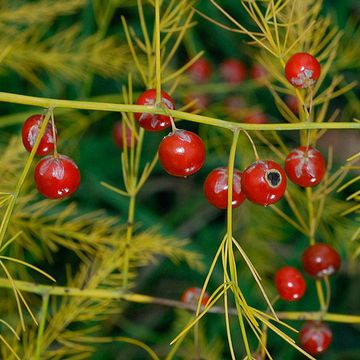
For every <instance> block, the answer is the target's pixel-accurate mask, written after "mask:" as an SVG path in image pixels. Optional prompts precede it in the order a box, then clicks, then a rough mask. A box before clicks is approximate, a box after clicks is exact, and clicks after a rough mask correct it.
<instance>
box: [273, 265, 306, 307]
mask: <svg viewBox="0 0 360 360" xmlns="http://www.w3.org/2000/svg"><path fill="white" fill-rule="evenodd" d="M275 286H276V289H277V291H278V293H279V295H280V297H281V298H282V299H283V300H286V301H296V300H300V299H301V298H302V297H303V295H304V294H305V290H306V282H305V280H304V277H303V276H302V274H301V273H300V271H298V270H297V269H295V268H293V267H291V266H284V267H282V268H281V269H279V270H278V271H277V272H276V275H275Z"/></svg>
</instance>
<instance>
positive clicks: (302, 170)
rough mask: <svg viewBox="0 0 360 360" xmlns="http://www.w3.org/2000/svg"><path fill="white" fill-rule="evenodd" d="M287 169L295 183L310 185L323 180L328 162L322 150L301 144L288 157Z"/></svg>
mask: <svg viewBox="0 0 360 360" xmlns="http://www.w3.org/2000/svg"><path fill="white" fill-rule="evenodd" d="M285 171H286V175H287V176H288V177H289V179H290V180H291V181H292V182H293V183H295V184H297V185H299V186H302V187H310V186H315V185H317V184H319V182H320V181H321V180H322V178H323V177H324V175H325V171H326V164H325V160H324V158H323V156H322V155H321V153H320V151H318V150H316V149H315V148H313V147H311V146H309V147H306V146H300V147H298V148H296V149H294V150H293V151H291V152H290V153H289V154H288V156H287V157H286V159H285Z"/></svg>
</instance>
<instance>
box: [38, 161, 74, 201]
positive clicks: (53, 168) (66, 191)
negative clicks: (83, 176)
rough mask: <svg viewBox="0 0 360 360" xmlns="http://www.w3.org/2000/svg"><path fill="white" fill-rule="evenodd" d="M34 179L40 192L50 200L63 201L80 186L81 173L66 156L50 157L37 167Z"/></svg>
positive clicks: (40, 162)
mask: <svg viewBox="0 0 360 360" xmlns="http://www.w3.org/2000/svg"><path fill="white" fill-rule="evenodd" d="M34 178H35V183H36V187H37V189H38V190H39V192H40V193H41V194H42V195H43V196H45V197H47V198H49V199H62V198H64V197H67V196H70V195H71V194H73V193H74V192H75V191H76V190H77V188H78V186H79V184H80V171H79V168H78V167H77V165H76V164H75V162H74V161H73V160H72V159H70V158H69V157H68V156H65V155H57V156H53V155H49V156H46V157H44V158H43V159H41V160H40V161H39V163H38V164H37V165H36V167H35V171H34Z"/></svg>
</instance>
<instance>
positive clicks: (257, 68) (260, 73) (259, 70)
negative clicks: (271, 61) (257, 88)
mask: <svg viewBox="0 0 360 360" xmlns="http://www.w3.org/2000/svg"><path fill="white" fill-rule="evenodd" d="M250 76H251V78H252V79H254V80H256V81H259V82H262V81H263V80H264V79H265V77H266V76H267V71H266V69H265V68H264V67H263V66H262V65H260V64H254V65H253V66H252V67H251V69H250Z"/></svg>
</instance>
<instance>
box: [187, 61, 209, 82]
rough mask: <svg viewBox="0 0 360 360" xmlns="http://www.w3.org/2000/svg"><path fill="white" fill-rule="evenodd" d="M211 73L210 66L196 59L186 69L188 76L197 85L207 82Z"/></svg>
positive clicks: (206, 62)
mask: <svg viewBox="0 0 360 360" xmlns="http://www.w3.org/2000/svg"><path fill="white" fill-rule="evenodd" d="M211 73H212V68H211V64H210V63H209V62H208V61H207V60H206V59H203V58H200V59H197V60H196V61H195V62H194V63H193V64H192V65H191V66H190V67H189V69H188V74H189V76H190V77H191V79H192V80H193V81H194V82H196V83H198V84H201V83H205V82H207V81H208V80H209V78H210V76H211Z"/></svg>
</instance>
